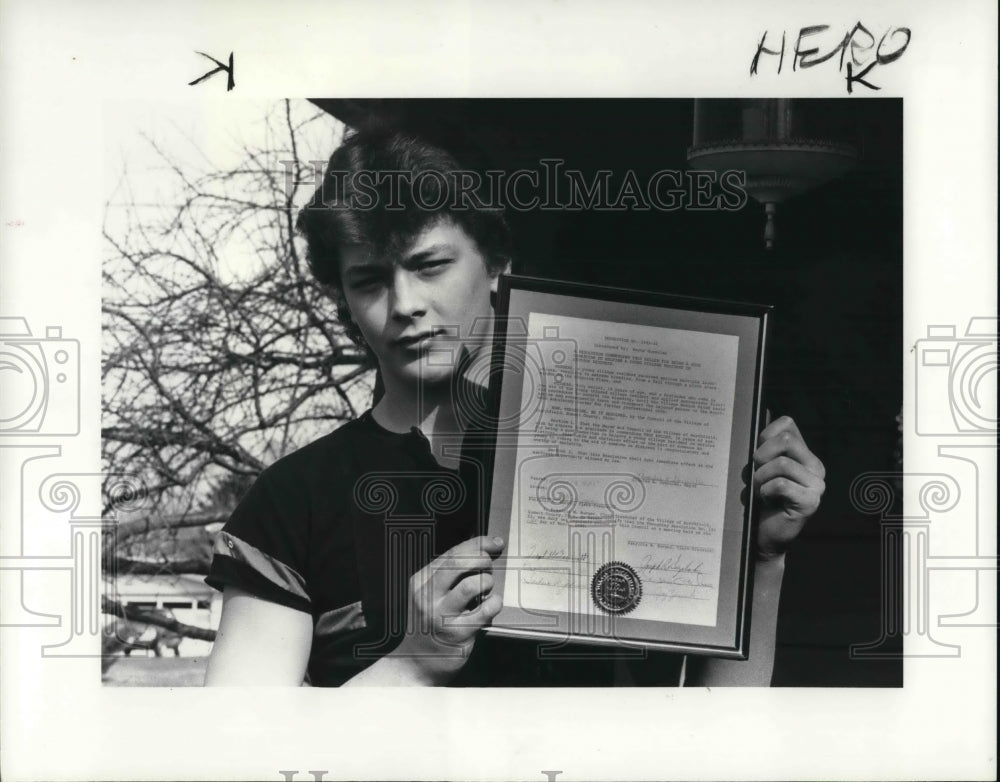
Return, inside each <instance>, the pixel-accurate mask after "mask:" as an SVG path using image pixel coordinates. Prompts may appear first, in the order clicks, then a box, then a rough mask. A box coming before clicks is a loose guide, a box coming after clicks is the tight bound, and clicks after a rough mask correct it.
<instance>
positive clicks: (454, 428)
mask: <svg viewBox="0 0 1000 782" xmlns="http://www.w3.org/2000/svg"><path fill="white" fill-rule="evenodd" d="M451 397H452V394H451V389H450V388H449V387H445V388H443V389H440V388H434V387H430V388H428V387H427V386H424V387H423V388H422V389H420V393H418V390H417V389H416V388H412V387H404V386H400V385H396V384H394V383H392V382H391V381H388V382H386V387H385V394H384V395H383V396H382V398H381V399H380V400H379V401H378V403H377V404H376V405H375V407H374V408H372V416H374V418H375V420H376V421H377V422H378V423H379V424H380V425H381V426H383V427H384V428H386V429H388V430H389V431H392V432H408V431H410V430H411V429H412V428H413V427H414V426H415V427H417V428H418V429H420V430H421V431H422V432H423V433H424V434H425V435H430V434H431V433H437V434H450V433H456V432H458V431H459V424H458V422H457V420H456V418H455V412H454V405H453V402H452V398H451Z"/></svg>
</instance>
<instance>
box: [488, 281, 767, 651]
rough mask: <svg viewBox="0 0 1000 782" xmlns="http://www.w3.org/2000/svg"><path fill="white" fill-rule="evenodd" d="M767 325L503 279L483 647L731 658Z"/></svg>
mask: <svg viewBox="0 0 1000 782" xmlns="http://www.w3.org/2000/svg"><path fill="white" fill-rule="evenodd" d="M769 314H770V308H769V307H766V306H760V305H751V304H741V303H733V302H723V301H711V300H705V299H692V298H683V297H676V296H666V295H659V294H651V293H645V292H638V291H631V290H623V289H616V288H605V287H597V286H590V285H578V284H568V283H563V282H557V281H553V280H543V279H537V278H531V277H522V276H503V277H502V278H501V281H500V287H499V294H498V298H497V319H496V330H495V336H494V351H493V357H492V365H491V383H490V397H491V411H492V432H491V434H492V436H493V437H494V438H495V443H494V445H495V447H494V448H493V449H492V454H493V465H492V468H493V469H492V487H491V491H490V504H489V508H490V511H489V534H491V535H500V536H502V537H503V538H504V539H505V540H506V541H507V545H506V548H505V550H504V552H503V554H502V556H501V557H500V558H499V559H498V560H497V561H496V562H495V563H494V576H495V586H494V591H497V592H498V593H499V594H500V595H501V596H502V598H503V603H504V607H503V610H502V611H501V613H500V614H499V615H498V616H497V617H496V619H494V621H493V624H492V627H491V628H489V632H490V633H494V634H500V635H510V636H520V637H529V638H536V639H549V640H552V641H553V642H555V643H557V644H558V643H560V642H563V643H566V642H569V643H587V644H603V645H607V644H612V645H625V646H629V645H635V646H640V647H656V648H662V649H668V650H674V651H679V652H686V653H694V654H706V655H714V656H720V657H730V658H736V659H746V657H747V648H748V638H749V626H750V605H751V594H752V584H751V573H752V567H751V565H752V561H751V554H752V548H751V540H752V532H753V530H752V520H753V518H754V506H753V492H752V491H750V490H748V487H749V486H752V482H751V470H752V469H753V462H752V458H751V457H752V454H753V451H754V448H755V444H756V437H757V434H758V432H759V431H760V428H761V424H762V422H761V381H762V375H763V368H764V352H765V347H766V341H767V330H768V318H769Z"/></svg>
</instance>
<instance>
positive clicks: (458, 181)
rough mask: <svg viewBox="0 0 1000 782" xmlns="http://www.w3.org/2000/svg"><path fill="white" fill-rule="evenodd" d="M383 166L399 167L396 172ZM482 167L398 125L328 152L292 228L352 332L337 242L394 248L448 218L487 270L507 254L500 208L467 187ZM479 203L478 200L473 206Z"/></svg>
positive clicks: (364, 133)
mask: <svg viewBox="0 0 1000 782" xmlns="http://www.w3.org/2000/svg"><path fill="white" fill-rule="evenodd" d="M387 172H399V174H397V175H396V176H395V177H393V176H390V175H387ZM476 177H478V181H479V182H480V186H481V182H482V176H481V173H478V172H476V171H475V170H472V169H463V168H462V167H461V166H460V164H459V162H458V161H457V160H456V158H455V157H454V156H453V155H452V154H450V153H449V152H447V151H446V150H444V149H442V148H441V147H438V146H435V145H433V144H431V143H429V142H427V141H424V140H422V139H420V138H418V137H417V136H415V135H411V134H408V133H405V132H402V131H399V130H391V129H366V130H360V131H356V132H353V133H351V134H350V135H348V136H347V138H346V139H345V141H344V143H343V144H342V145H341V146H340V147H338V148H337V149H336V150H335V151H334V153H333V155H332V156H331V157H330V162H329V164H328V165H327V168H326V172H325V173H324V176H323V181H322V183H321V185H320V186H319V187H318V188H317V189H316V192H315V193H314V194H313V197H312V199H311V200H310V201H309V203H308V204H306V206H305V207H303V209H302V210H301V211H300V212H299V216H298V220H297V222H296V228H297V229H298V230H299V232H300V233H301V234H302V235H303V236H304V237H305V240H306V248H307V253H306V258H307V260H308V263H309V268H310V269H311V270H312V273H313V276H314V277H315V278H316V280H317V281H319V282H320V283H322V284H323V285H325V286H328V287H329V288H330V289H331V292H332V293H333V295H334V297H335V299H336V300H337V303H338V316H339V318H340V320H341V321H342V322H343V323H344V324H345V325H346V326H347V327H348V333H349V334H350V335H351V336H352V337H353V338H355V339H357V337H358V336H359V335H358V334H357V332H356V329H355V328H354V327H353V324H352V323H351V320H350V313H349V312H348V310H347V302H346V299H345V297H344V295H343V288H342V284H341V279H340V250H341V247H343V246H345V245H361V246H365V247H369V248H371V249H372V250H373V251H374V252H375V253H376V254H379V255H384V254H390V253H394V252H399V251H401V250H402V249H404V248H405V247H406V246H407V245H408V244H410V243H411V242H412V241H413V240H414V239H415V238H416V237H417V235H418V234H420V232H421V231H423V230H424V229H426V228H428V227H429V226H431V225H433V224H435V223H437V222H439V221H441V220H448V221H451V222H452V223H454V224H455V225H457V226H459V227H460V228H462V229H463V230H464V231H465V232H466V233H467V234H468V235H469V237H470V238H471V239H472V240H473V241H474V242H475V243H476V246H477V248H478V250H479V251H480V253H481V254H482V256H483V260H484V261H485V262H486V267H487V269H489V270H490V271H491V272H497V273H498V272H500V271H502V270H503V269H504V267H505V266H506V265H507V264H508V263H509V262H510V259H511V238H510V230H509V228H508V226H507V221H506V220H505V219H504V216H503V213H502V211H501V210H499V209H496V208H489V207H488V206H482V205H485V204H489V201H488V200H486V199H485V198H483V197H482V194H481V193H477V192H476V191H475V189H472V190H471V191H470V188H469V183H470V182H473V181H475V179H476ZM477 205H480V208H476V207H477Z"/></svg>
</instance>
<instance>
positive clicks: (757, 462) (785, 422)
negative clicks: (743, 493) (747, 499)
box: [753, 416, 826, 560]
mask: <svg viewBox="0 0 1000 782" xmlns="http://www.w3.org/2000/svg"><path fill="white" fill-rule="evenodd" d="M753 462H754V467H755V468H756V469H755V472H754V476H753V483H754V490H755V491H756V492H757V494H758V496H759V497H760V499H761V509H760V516H759V523H758V528H757V555H758V558H759V559H762V560H768V559H774V558H775V557H779V556H781V554H783V553H784V551H785V549H786V548H787V547H788V545H789V544H790V543H791V542H792V541H793V540H795V538H797V537H798V535H799V533H800V532H801V531H802V528H803V527H804V526H805V523H806V520H807V519H808V518H809V517H810V516H812V515H813V514H814V513H815V512H816V509H817V508H819V500H820V497H822V496H823V491H824V490H825V489H826V483H825V482H824V478H825V477H826V468H825V467H823V462H821V461H820V460H819V459H818V458H817V457H816V455H815V454H813V452H812V451H810V450H809V448H808V447H807V446H806V443H805V440H803V439H802V434H801V433H800V432H799V428H798V427H797V426H796V425H795V421H793V420H792V419H791V418H789V417H788V416H782V417H781V418H779V419H777V420H776V421H774V422H773V423H771V424H770V425H769V426H767V427H766V428H765V429H764V431H763V432H761V433H760V437H759V438H757V450H756V451H754V455H753Z"/></svg>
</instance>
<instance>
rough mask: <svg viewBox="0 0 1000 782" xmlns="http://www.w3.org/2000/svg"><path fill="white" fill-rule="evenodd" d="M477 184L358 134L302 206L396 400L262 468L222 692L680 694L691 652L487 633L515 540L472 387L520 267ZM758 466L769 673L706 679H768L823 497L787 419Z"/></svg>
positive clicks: (233, 605)
mask: <svg viewBox="0 0 1000 782" xmlns="http://www.w3.org/2000/svg"><path fill="white" fill-rule="evenodd" d="M380 172H397V173H400V174H402V175H401V176H382V177H380V176H378V174H379V173H380ZM461 177H462V174H461V169H460V167H459V165H458V163H457V162H456V160H455V159H454V158H453V157H452V156H451V155H449V154H448V153H446V152H445V151H443V150H441V149H439V148H437V147H434V146H431V145H429V144H426V143H423V142H421V141H418V140H416V139H414V138H411V137H408V136H406V135H403V134H399V133H393V132H388V131H385V132H362V133H357V134H355V135H353V136H352V137H350V138H348V140H347V141H346V142H345V143H344V144H343V145H342V146H341V147H340V148H339V149H338V150H337V151H336V152H335V153H334V154H333V156H332V158H331V159H330V164H329V167H328V170H327V174H326V177H325V179H324V182H323V186H322V187H320V188H319V190H317V192H316V194H315V196H314V197H313V199H312V201H311V202H310V204H309V205H308V206H306V207H305V208H304V209H303V211H302V212H301V214H300V216H299V221H298V228H299V230H300V231H301V232H302V233H303V234H304V236H305V238H306V241H307V244H308V257H309V263H310V267H311V269H312V271H313V273H314V275H315V276H316V278H317V279H318V280H319V281H320V282H321V283H323V284H324V285H326V286H328V287H329V288H330V290H331V292H332V293H333V295H334V296H336V297H337V300H338V305H339V316H340V318H341V319H342V320H343V321H344V322H345V324H346V326H347V328H348V331H349V333H351V334H352V335H353V336H354V337H355V338H357V339H358V340H359V341H361V342H362V344H364V345H366V346H367V348H368V349H369V350H370V351H371V353H372V354H373V355H374V357H375V359H376V360H377V362H378V366H379V370H380V377H381V379H382V382H383V384H384V393H383V394H382V396H381V397H380V398H379V399H378V400H377V402H376V404H375V405H374V406H373V407H372V408H371V409H370V410H368V411H367V412H365V413H364V414H363V415H362V416H360V417H359V418H358V419H356V420H354V421H351V422H349V423H347V424H345V425H343V426H341V427H340V428H339V429H337V430H335V431H334V432H332V433H331V434H329V435H327V436H325V437H323V438H320V439H319V440H317V441H316V442H314V443H312V444H310V445H308V446H306V447H305V448H303V449H301V450H299V451H297V452H295V453H293V454H291V455H289V456H287V457H285V458H283V459H281V460H279V461H278V462H276V463H275V464H274V465H272V466H271V467H270V468H268V469H267V470H265V471H264V472H263V473H262V475H261V476H260V478H259V479H258V481H257V482H256V483H255V485H254V486H253V487H252V488H251V490H250V491H249V492H248V494H247V496H246V497H245V498H244V500H243V501H242V502H241V503H240V505H239V507H238V508H237V509H236V510H235V512H234V513H233V515H232V517H231V519H230V520H229V522H228V523H227V524H226V526H225V528H224V529H223V531H222V532H221V533H220V535H219V538H218V543H217V549H216V555H215V558H214V560H213V564H212V570H211V574H210V576H209V578H208V579H207V580H208V581H209V583H210V584H212V585H214V586H216V587H218V588H220V589H224V604H223V614H222V620H221V624H220V628H219V633H218V638H217V640H216V642H215V646H214V649H213V652H212V656H211V660H210V664H209V669H208V674H207V678H206V683H207V684H210V685H220V684H287V685H298V684H301V683H302V682H303V679H304V678H305V677H308V680H309V682H310V683H311V684H313V685H318V686H338V685H361V684H415V685H452V686H457V685H521V686H528V685H538V686H542V685H549V686H552V685H576V686H581V685H611V684H653V683H656V684H676V683H678V679H679V676H680V675H681V674H680V670H681V667H682V665H683V658H682V657H680V656H677V655H665V654H650V655H648V656H646V657H645V658H644V659H642V660H638V661H637V660H630V659H628V658H622V659H617V660H616V659H607V655H606V654H605V655H603V659H588V656H587V655H586V653H585V652H582V651H581V652H580V653H579V654H567V655H563V656H562V657H560V656H555V657H551V658H543V657H542V656H541V655H539V654H538V649H537V645H536V644H535V643H533V642H529V641H513V640H504V639H497V638H495V637H491V636H484V634H483V633H482V632H481V631H482V629H483V628H484V627H485V626H486V625H488V624H489V623H490V621H491V620H492V619H493V618H494V617H495V616H496V615H497V613H498V612H499V610H500V608H501V601H500V598H499V596H497V595H496V594H494V593H493V592H492V587H493V576H492V562H493V560H494V559H495V558H496V556H498V555H499V554H500V552H501V551H502V549H503V545H504V542H503V541H502V540H496V539H491V538H489V537H487V536H485V534H484V532H485V523H486V519H485V514H484V509H483V507H482V503H481V499H482V487H483V483H484V473H483V470H482V469H481V466H482V465H481V461H480V460H479V455H478V454H476V453H475V451H474V449H473V448H472V447H471V445H470V443H472V442H473V441H474V438H472V437H470V436H469V435H470V432H471V431H472V430H474V429H475V428H476V426H477V424H476V421H477V420H480V419H479V418H478V417H477V416H476V415H475V410H476V408H481V407H482V406H483V404H484V393H483V392H484V391H485V389H483V388H481V387H480V386H478V385H477V384H476V383H475V382H474V380H473V379H474V378H476V377H483V376H485V373H482V372H479V371H477V369H476V368H477V366H481V365H479V364H478V362H480V361H483V360H485V359H487V358H488V353H489V345H490V342H491V339H492V309H493V304H492V298H493V294H495V293H496V290H497V284H498V279H499V275H500V274H501V273H502V272H503V271H505V270H509V269H510V263H511V258H510V239H509V234H508V230H507V226H506V223H505V221H504V218H503V215H502V213H501V212H500V211H497V210H491V209H486V208H469V207H470V203H473V202H472V200H471V199H469V198H468V194H469V191H468V189H467V186H466V183H464V182H463V181H462V180H461ZM463 188H466V189H464V190H463ZM463 194H464V195H463ZM478 203H479V205H482V203H483V200H482V199H480V200H479V202H478ZM429 205H434V206H433V208H431V207H430V206H429ZM470 410H471V411H472V414H470ZM463 446H464V447H463ZM754 461H755V464H756V468H757V469H756V472H755V477H754V490H755V491H757V492H758V493H759V495H760V497H761V499H762V510H761V514H760V523H759V527H758V540H757V558H756V563H755V578H754V595H753V607H752V611H753V623H752V632H751V642H750V660H749V661H747V662H733V661H723V660H717V659H702V660H699V661H697V663H694V662H692V664H691V666H689V668H688V670H687V681H688V683H704V684H715V685H724V684H756V685H766V684H768V683H769V681H770V676H771V670H772V668H773V661H774V639H775V629H776V624H777V609H778V598H779V595H780V589H781V580H782V572H783V568H784V550H785V548H786V547H787V545H788V544H789V543H790V542H791V541H792V540H793V539H794V538H795V537H796V536H797V535H798V534H799V532H800V531H801V529H802V527H803V525H804V523H805V521H806V520H807V519H808V517H809V516H810V515H811V514H812V513H814V512H815V510H816V509H817V507H818V505H819V499H820V496H821V495H822V492H823V489H824V484H823V477H824V469H823V465H822V463H821V462H820V460H819V459H818V458H816V456H815V455H813V454H812V453H811V452H810V451H809V449H808V447H807V446H806V444H805V442H804V440H803V439H802V436H801V434H800V433H799V431H798V429H797V427H796V426H795V423H794V422H793V421H792V420H791V419H789V418H780V419H778V420H776V421H775V422H774V423H772V424H770V425H769V426H768V427H767V428H766V429H765V430H764V431H763V432H762V433H761V435H760V440H759V447H758V448H757V451H756V452H755V454H754Z"/></svg>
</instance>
